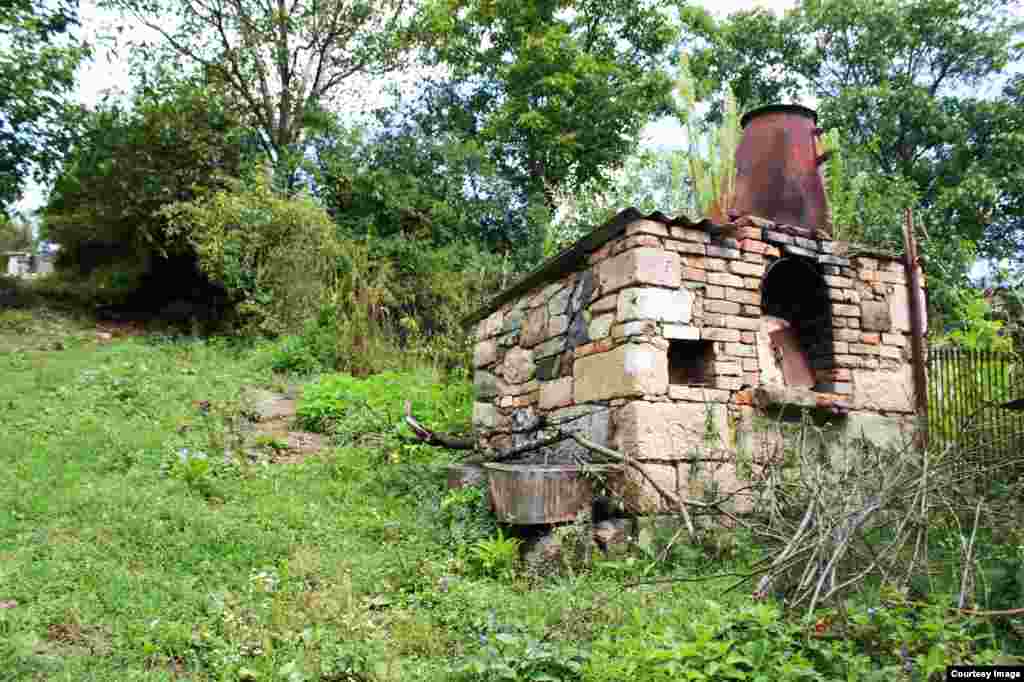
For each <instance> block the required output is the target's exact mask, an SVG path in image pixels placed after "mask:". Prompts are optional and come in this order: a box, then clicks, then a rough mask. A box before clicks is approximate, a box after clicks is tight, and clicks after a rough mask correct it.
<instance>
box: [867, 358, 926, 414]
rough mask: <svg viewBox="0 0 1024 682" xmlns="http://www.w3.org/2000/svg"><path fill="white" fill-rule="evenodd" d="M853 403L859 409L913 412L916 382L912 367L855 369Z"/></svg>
mask: <svg viewBox="0 0 1024 682" xmlns="http://www.w3.org/2000/svg"><path fill="white" fill-rule="evenodd" d="M853 387H854V391H853V404H854V406H855V408H856V409H858V410H880V411H883V412H912V411H913V409H914V408H913V405H914V383H913V378H912V376H911V372H910V367H909V366H908V367H905V368H904V369H903V370H899V371H891V370H873V371H872V370H864V369H855V370H853Z"/></svg>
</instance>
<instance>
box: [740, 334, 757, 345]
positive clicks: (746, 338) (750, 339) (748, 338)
mask: <svg viewBox="0 0 1024 682" xmlns="http://www.w3.org/2000/svg"><path fill="white" fill-rule="evenodd" d="M756 340H757V334H754V333H753V332H743V333H742V334H740V341H741V342H743V343H747V344H751V343H754V342H755V341H756Z"/></svg>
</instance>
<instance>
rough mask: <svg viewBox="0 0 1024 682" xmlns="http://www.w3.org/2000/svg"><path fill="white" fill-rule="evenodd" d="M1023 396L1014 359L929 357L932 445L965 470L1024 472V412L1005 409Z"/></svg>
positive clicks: (983, 354) (1023, 373)
mask: <svg viewBox="0 0 1024 682" xmlns="http://www.w3.org/2000/svg"><path fill="white" fill-rule="evenodd" d="M1022 397H1024V362H1022V361H1021V359H1020V358H1019V357H1018V356H1017V355H1015V354H1012V353H994V352H989V351H969V350H961V349H953V348H933V349H931V350H930V351H929V352H928V440H929V443H930V444H931V445H933V446H936V447H939V448H943V449H945V448H952V449H953V451H954V452H955V453H956V454H957V456H958V459H959V460H960V461H961V462H962V463H963V464H964V465H965V466H968V467H974V466H980V467H986V468H991V467H993V466H995V467H1000V466H1004V465H1005V466H1006V467H1007V468H1009V469H1013V470H1014V472H1013V473H1014V474H1015V475H1020V474H1022V473H1024V466H1022V461H1024V412H1021V411H1014V410H1010V409H1006V408H1005V407H1003V405H1004V404H1005V403H1007V402H1009V401H1011V400H1015V399H1019V398H1022ZM1007 473H1008V474H1009V473H1011V472H1009V471H1008V472H1007Z"/></svg>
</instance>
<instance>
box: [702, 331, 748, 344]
mask: <svg viewBox="0 0 1024 682" xmlns="http://www.w3.org/2000/svg"><path fill="white" fill-rule="evenodd" d="M701 338H703V339H707V340H708V341H739V340H740V332H739V330H738V329H721V328H705V329H703V330H701Z"/></svg>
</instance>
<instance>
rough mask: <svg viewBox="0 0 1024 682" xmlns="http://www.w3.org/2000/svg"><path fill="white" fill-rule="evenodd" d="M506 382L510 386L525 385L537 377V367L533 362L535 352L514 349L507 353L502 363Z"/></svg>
mask: <svg viewBox="0 0 1024 682" xmlns="http://www.w3.org/2000/svg"><path fill="white" fill-rule="evenodd" d="M502 367H503V370H504V376H505V381H507V382H508V383H510V384H524V383H526V382H527V381H529V380H530V379H532V378H533V377H534V376H535V375H536V371H537V366H536V365H535V364H534V361H533V351H529V350H526V349H523V348H513V349H512V350H510V351H509V352H508V353H505V362H504V363H502Z"/></svg>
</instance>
